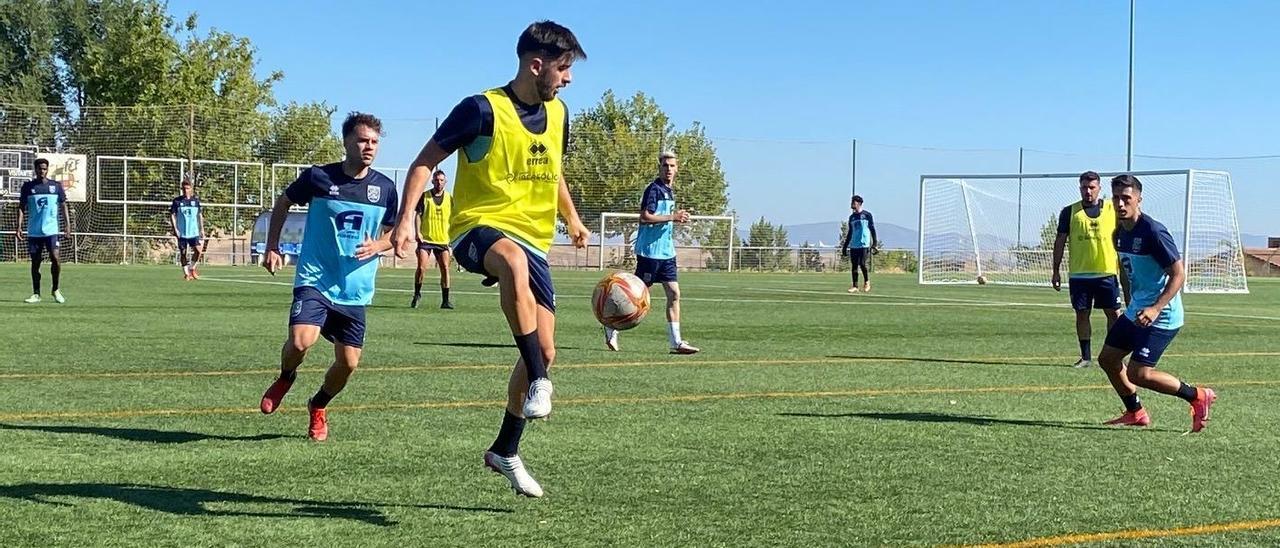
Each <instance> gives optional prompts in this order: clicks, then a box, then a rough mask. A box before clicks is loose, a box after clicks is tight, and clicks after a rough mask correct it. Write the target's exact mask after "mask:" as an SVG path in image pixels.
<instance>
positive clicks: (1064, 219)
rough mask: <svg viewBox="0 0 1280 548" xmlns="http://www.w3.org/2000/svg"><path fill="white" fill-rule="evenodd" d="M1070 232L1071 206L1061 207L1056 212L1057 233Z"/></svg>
mask: <svg viewBox="0 0 1280 548" xmlns="http://www.w3.org/2000/svg"><path fill="white" fill-rule="evenodd" d="M1070 233H1071V206H1067V207H1064V208H1062V211H1061V212H1059V213H1058V234H1070Z"/></svg>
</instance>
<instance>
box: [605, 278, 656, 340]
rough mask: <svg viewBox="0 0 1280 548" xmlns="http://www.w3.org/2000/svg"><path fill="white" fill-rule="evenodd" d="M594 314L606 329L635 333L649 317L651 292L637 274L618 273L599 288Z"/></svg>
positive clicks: (606, 279)
mask: <svg viewBox="0 0 1280 548" xmlns="http://www.w3.org/2000/svg"><path fill="white" fill-rule="evenodd" d="M591 310H592V312H595V315H596V320H599V321H600V324H601V325H603V326H605V327H609V328H613V329H617V330H619V331H624V330H627V329H631V328H632V327H635V326H637V325H640V320H643V319H644V317H645V315H646V314H648V313H649V288H648V287H647V286H645V285H644V282H642V281H640V278H637V277H635V275H633V274H628V273H626V272H614V273H612V274H609V275H607V276H605V277H604V278H602V279H601V280H600V283H597V284H596V289H595V291H594V292H592V293H591Z"/></svg>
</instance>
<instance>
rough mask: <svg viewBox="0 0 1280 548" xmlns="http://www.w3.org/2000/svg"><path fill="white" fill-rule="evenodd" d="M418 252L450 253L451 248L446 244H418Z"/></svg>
mask: <svg viewBox="0 0 1280 548" xmlns="http://www.w3.org/2000/svg"><path fill="white" fill-rule="evenodd" d="M418 251H426V252H427V253H435V254H437V255H439V254H441V253H448V252H449V246H447V245H445V244H429V243H427V242H418Z"/></svg>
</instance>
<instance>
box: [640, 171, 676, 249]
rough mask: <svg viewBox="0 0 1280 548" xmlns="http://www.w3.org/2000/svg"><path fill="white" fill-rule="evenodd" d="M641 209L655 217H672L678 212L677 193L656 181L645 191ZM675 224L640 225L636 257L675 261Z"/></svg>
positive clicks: (665, 184)
mask: <svg viewBox="0 0 1280 548" xmlns="http://www.w3.org/2000/svg"><path fill="white" fill-rule="evenodd" d="M640 208H641V209H643V210H645V211H647V212H649V213H653V214H655V215H671V214H672V213H675V211H676V193H675V191H673V190H671V187H670V186H667V183H666V182H664V181H663V180H662V179H655V180H654V181H653V182H652V183H649V186H648V187H646V188H645V189H644V196H643V198H642V199H641V201H640ZM674 225H675V222H673V221H667V222H665V223H640V230H639V231H638V232H637V233H636V255H639V256H641V257H648V258H650V259H674V258H675V256H676V242H675V237H674V234H675V227H674Z"/></svg>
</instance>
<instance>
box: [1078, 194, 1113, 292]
mask: <svg viewBox="0 0 1280 548" xmlns="http://www.w3.org/2000/svg"><path fill="white" fill-rule="evenodd" d="M1115 231H1116V210H1115V206H1113V205H1111V202H1110V201H1108V200H1103V201H1102V209H1101V212H1100V213H1099V214H1098V218H1096V219H1094V218H1092V217H1090V216H1089V214H1088V213H1085V211H1084V205H1083V204H1081V203H1080V202H1076V203H1075V205H1072V206H1071V225H1070V229H1069V232H1068V233H1067V242H1068V243H1069V244H1070V245H1069V247H1068V252H1069V253H1070V255H1071V262H1070V273H1071V274H1070V275H1071V276H1072V277H1076V278H1101V277H1104V276H1115V275H1117V274H1119V273H1120V270H1119V268H1120V257H1119V255H1118V254H1117V253H1116V246H1115V242H1113V241H1112V239H1111V237H1112V235H1113V234H1114V233H1115Z"/></svg>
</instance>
